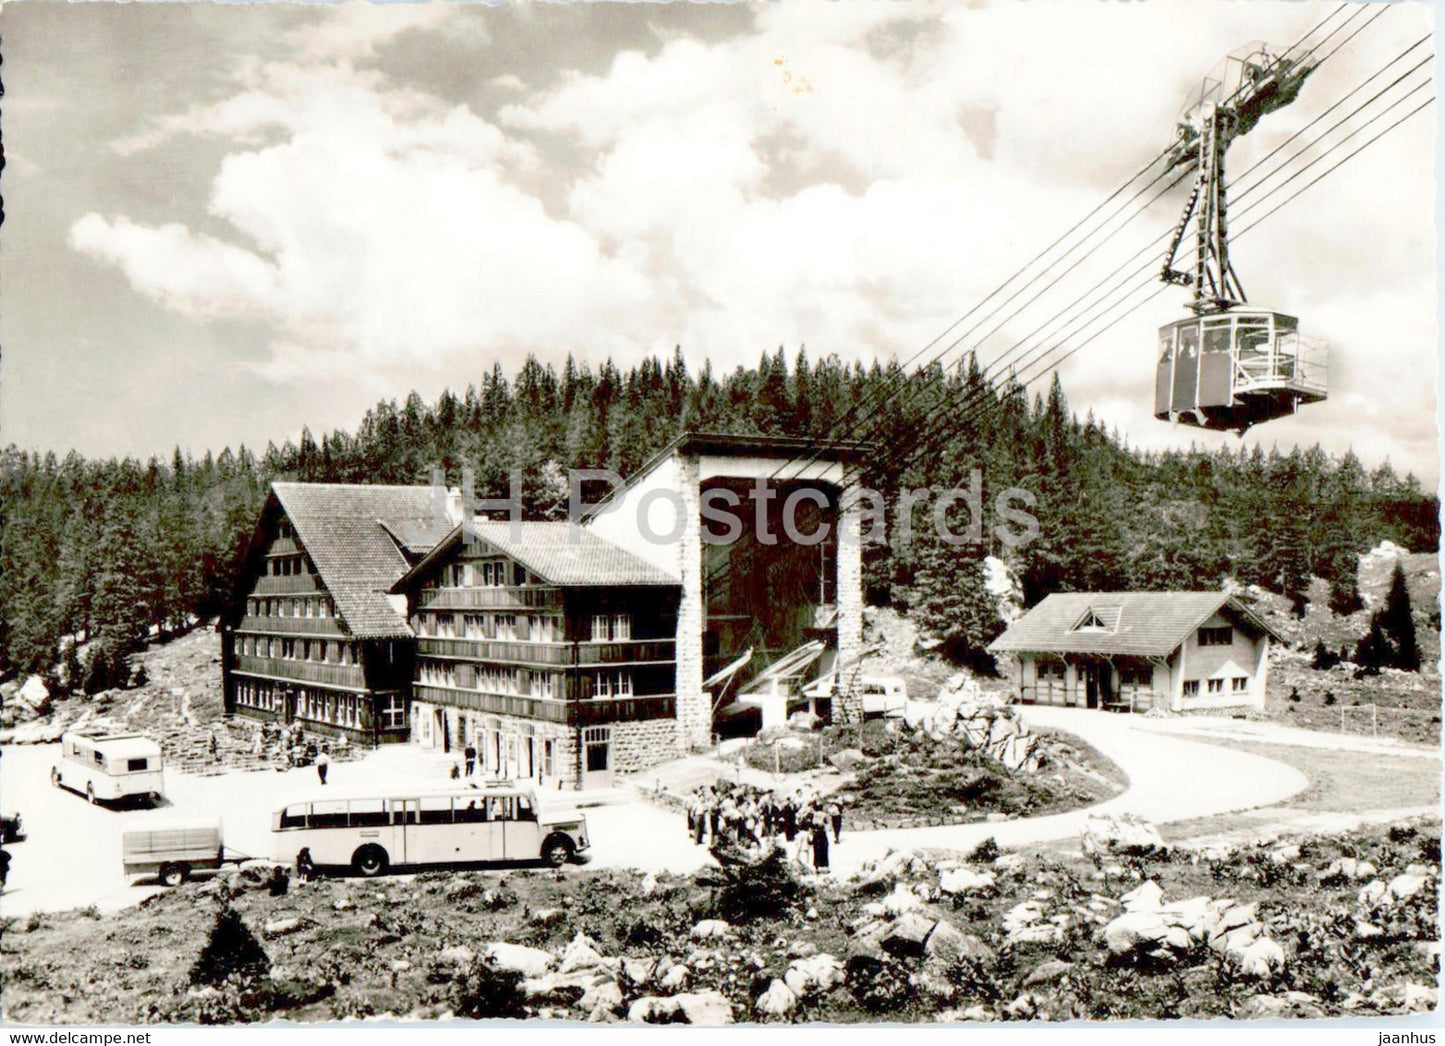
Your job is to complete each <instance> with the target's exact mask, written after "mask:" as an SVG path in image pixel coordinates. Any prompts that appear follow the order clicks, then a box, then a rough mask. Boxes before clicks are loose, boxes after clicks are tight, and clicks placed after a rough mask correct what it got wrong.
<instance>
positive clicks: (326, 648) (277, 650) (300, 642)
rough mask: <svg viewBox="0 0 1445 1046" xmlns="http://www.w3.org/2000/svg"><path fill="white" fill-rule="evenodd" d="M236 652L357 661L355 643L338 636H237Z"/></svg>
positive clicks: (345, 662) (342, 662)
mask: <svg viewBox="0 0 1445 1046" xmlns="http://www.w3.org/2000/svg"><path fill="white" fill-rule="evenodd" d="M236 647H237V649H236V652H237V653H239V654H249V655H250V656H252V657H270V658H276V659H278V660H283V661H311V662H314V663H316V664H332V665H354V664H358V663H359V662H358V660H357V653H356V644H355V643H350V642H346V641H345V640H340V639H301V638H293V637H290V636H247V635H242V636H238V637H237V639H236Z"/></svg>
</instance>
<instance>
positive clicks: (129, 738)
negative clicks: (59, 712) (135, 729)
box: [50, 731, 165, 803]
mask: <svg viewBox="0 0 1445 1046" xmlns="http://www.w3.org/2000/svg"><path fill="white" fill-rule="evenodd" d="M50 783H51V784H53V785H54V786H55V787H56V788H69V789H70V790H71V791H74V792H80V793H81V794H82V795H84V796H85V797H86V798H87V799H89V800H90V801H91V802H92V803H99V802H102V801H104V802H114V801H115V800H117V799H125V798H128V797H131V796H144V797H147V798H149V799H150V801H151V802H152V803H155V802H158V801H160V799H161V798H162V797H164V795H165V781H164V776H163V769H162V765H161V746H160V745H158V744H156V742H154V741H152V740H151V739H150V738H149V737H146V736H145V735H144V734H86V733H81V732H78V731H75V732H71V733H66V734H62V735H61V737H60V762H58V763H56V764H55V765H54V766H53V767H51V768H50Z"/></svg>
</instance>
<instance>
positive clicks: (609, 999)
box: [577, 981, 622, 1020]
mask: <svg viewBox="0 0 1445 1046" xmlns="http://www.w3.org/2000/svg"><path fill="white" fill-rule="evenodd" d="M577 1005H578V1006H579V1007H580V1008H581V1009H584V1010H586V1011H587V1019H588V1020H592V1019H593V1014H595V1013H596V1012H597V1011H598V1010H604V1011H607V1012H609V1013H615V1012H616V1011H618V1010H620V1009H621V1008H622V989H621V988H619V987H618V986H617V982H616V981H600V982H598V983H597V984H594V985H592V987H590V988H588V989H587V990H586V991H585V992H583V993H582V998H580V999H578V1000H577Z"/></svg>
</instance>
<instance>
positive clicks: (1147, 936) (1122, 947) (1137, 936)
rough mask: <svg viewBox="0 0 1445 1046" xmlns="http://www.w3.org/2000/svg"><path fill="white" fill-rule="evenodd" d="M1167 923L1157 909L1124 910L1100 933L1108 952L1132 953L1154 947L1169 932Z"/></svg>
mask: <svg viewBox="0 0 1445 1046" xmlns="http://www.w3.org/2000/svg"><path fill="white" fill-rule="evenodd" d="M1169 929H1170V927H1169V925H1168V924H1167V923H1165V921H1164V917H1163V916H1162V915H1160V914H1159V912H1157V911H1153V912H1149V911H1143V912H1125V913H1124V914H1123V915H1121V916H1119V917H1118V918H1117V919H1115V920H1114V921H1113V922H1111V923H1109V924H1108V925H1107V926H1105V927H1104V929H1103V931H1102V932H1101V933H1100V937H1102V939H1103V941H1104V944H1105V946H1106V947H1107V948H1108V949H1109V954H1110V955H1113V956H1125V955H1132V954H1133V953H1134V952H1136V951H1145V950H1148V949H1151V948H1154V947H1156V946H1157V945H1159V944H1160V942H1162V941H1164V939H1165V938H1166V937H1167V936H1168V934H1169Z"/></svg>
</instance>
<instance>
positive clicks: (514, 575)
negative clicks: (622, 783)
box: [392, 521, 682, 788]
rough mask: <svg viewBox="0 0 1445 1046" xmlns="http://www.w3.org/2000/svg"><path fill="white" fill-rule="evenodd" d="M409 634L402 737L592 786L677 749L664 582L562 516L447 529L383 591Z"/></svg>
mask: <svg viewBox="0 0 1445 1046" xmlns="http://www.w3.org/2000/svg"><path fill="white" fill-rule="evenodd" d="M392 591H393V592H394V593H400V594H404V595H405V596H406V599H407V603H408V610H409V616H410V624H411V627H412V630H413V631H414V633H415V635H416V674H415V684H414V687H413V704H412V740H413V741H416V742H418V743H419V744H421V745H422V746H424V747H432V748H441V749H446V750H451V751H457V750H459V749H462V748H464V747H466V746H468V745H470V746H472V747H475V748H476V749H477V753H478V762H479V764H480V766H481V767H482V769H483V770H484V771H485V772H487V773H489V774H493V775H497V776H501V777H507V778H513V779H532V780H536V781H538V782H539V783H541V784H543V785H555V786H558V787H581V788H595V787H605V786H606V785H608V784H610V782H611V776H610V775H611V773H612V772H614V771H617V772H627V771H632V770H638V769H642V768H644V767H647V766H652V765H655V764H656V763H658V762H661V761H662V760H664V759H668V758H671V757H673V755H674V754H675V753H676V752H677V750H678V727H677V719H676V716H677V696H676V673H677V655H676V647H677V643H676V635H677V609H678V601H679V599H680V598H681V595H682V589H681V585H680V584H679V582H678V581H677V579H676V578H673V577H671V576H670V575H668V574H666V573H664V572H663V571H662V570H660V569H658V568H657V567H655V566H653V565H651V564H649V563H646V562H644V561H643V560H641V559H639V558H638V557H636V556H634V555H633V554H631V553H630V552H627V551H626V550H624V549H622V548H619V547H618V546H616V545H614V544H612V543H611V542H608V541H604V540H603V539H602V538H600V537H598V536H597V535H595V534H593V533H591V532H589V531H587V530H584V529H583V528H582V527H580V526H577V525H575V524H573V523H567V522H560V523H546V522H517V523H511V522H487V521H476V522H469V523H464V524H462V525H459V526H457V527H456V528H455V529H453V530H452V531H451V533H450V534H448V535H447V536H446V537H445V538H444V539H443V540H442V541H441V543H440V544H438V545H437V546H436V547H435V548H434V549H433V550H432V551H431V552H430V553H428V554H427V555H426V556H425V557H424V558H423V559H422V560H421V561H420V562H418V563H417V564H416V566H414V567H413V568H412V569H411V570H410V571H409V572H408V573H407V574H406V576H405V577H402V578H401V579H400V580H399V581H397V582H396V584H395V585H393V586H392Z"/></svg>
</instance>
